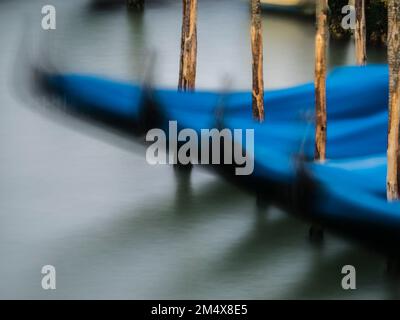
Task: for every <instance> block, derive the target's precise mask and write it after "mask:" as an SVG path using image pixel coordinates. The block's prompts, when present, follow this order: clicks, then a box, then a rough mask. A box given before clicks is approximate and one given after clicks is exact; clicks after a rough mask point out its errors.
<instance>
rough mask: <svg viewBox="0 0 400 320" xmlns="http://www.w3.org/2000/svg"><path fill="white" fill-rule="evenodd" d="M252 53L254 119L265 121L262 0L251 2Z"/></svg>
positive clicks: (252, 0)
mask: <svg viewBox="0 0 400 320" xmlns="http://www.w3.org/2000/svg"><path fill="white" fill-rule="evenodd" d="M251 51H252V56H253V68H252V70H253V93H252V104H253V118H254V119H255V120H256V121H258V122H263V121H264V76H263V39H262V22H261V4H260V0H251Z"/></svg>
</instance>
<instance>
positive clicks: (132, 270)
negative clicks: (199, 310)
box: [0, 0, 398, 299]
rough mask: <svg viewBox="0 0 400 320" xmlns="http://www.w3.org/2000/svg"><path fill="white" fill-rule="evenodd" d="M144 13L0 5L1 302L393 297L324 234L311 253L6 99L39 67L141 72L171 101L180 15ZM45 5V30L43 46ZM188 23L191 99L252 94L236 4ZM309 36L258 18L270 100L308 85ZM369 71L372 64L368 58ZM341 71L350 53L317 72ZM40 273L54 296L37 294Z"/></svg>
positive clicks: (64, 122)
mask: <svg viewBox="0 0 400 320" xmlns="http://www.w3.org/2000/svg"><path fill="white" fill-rule="evenodd" d="M148 2H149V3H148V5H147V8H146V10H145V12H144V13H143V14H127V12H126V10H124V9H123V8H118V7H116V8H114V9H113V10H104V11H97V10H94V9H93V7H92V6H91V5H90V2H89V1H84V0H69V1H55V0H52V1H47V0H46V1H39V0H29V1H28V0H26V1H22V0H20V1H0V48H1V49H0V70H1V72H0V147H1V151H0V298H39V299H42V298H43V299H45V298H53V299H57V298H156V299H157V298H228V299H229V298H257V299H259V298H260V299H264V298H302V299H304V298H378V299H384V298H397V297H398V291H397V288H396V286H395V285H394V284H393V281H391V280H390V279H388V278H387V276H386V275H385V272H384V270H385V259H384V257H381V256H378V255H376V254H374V253H371V252H369V251H367V250H365V249H364V248H362V247H359V246H357V245H355V244H351V243H348V242H345V241H343V240H341V239H339V238H336V237H334V236H332V235H330V234H329V233H328V234H326V237H325V241H324V243H323V244H321V245H313V244H311V243H310V241H309V240H308V236H307V235H308V227H309V226H308V225H307V224H305V223H303V222H302V221H298V220H297V219H296V218H295V217H292V216H290V215H288V214H286V213H284V212H281V211H279V210H278V209H276V208H274V207H270V208H268V209H266V210H264V211H261V212H260V211H259V210H257V208H256V205H255V199H254V198H253V197H252V196H251V195H248V194H246V193H243V192H242V191H241V190H238V189H237V188H236V187H234V186H232V185H230V184H228V183H226V182H224V181H222V180H221V179H220V178H219V177H216V176H214V175H213V174H212V173H209V172H207V171H203V170H201V169H199V168H195V169H194V171H193V174H192V176H191V178H190V179H185V178H184V177H181V176H177V175H176V174H175V173H174V171H173V170H172V168H170V167H168V166H165V167H164V166H161V167H151V166H149V165H148V164H147V163H146V161H145V157H144V149H143V148H141V147H139V146H137V145H136V144H135V143H134V142H132V141H130V140H129V139H126V138H124V137H121V136H119V135H117V134H115V133H113V132H112V131H109V130H104V128H101V127H97V126H93V125H90V124H87V123H84V122H83V121H80V120H74V119H70V118H68V117H60V116H56V115H51V114H49V113H48V112H46V110H45V107H44V106H43V103H41V102H40V101H38V100H37V99H33V98H32V97H29V95H28V94H27V93H26V92H27V90H26V86H25V85H24V83H23V82H18V85H16V81H18V79H19V78H18V77H19V76H20V75H21V73H22V74H23V72H24V71H26V70H24V69H25V68H26V66H25V64H24V62H26V61H30V62H32V63H37V62H40V61H42V60H43V59H44V58H43V57H44V56H45V57H46V59H45V60H46V62H48V60H50V61H51V63H52V64H53V65H54V66H56V67H57V68H59V69H61V70H65V71H76V72H89V73H96V74H102V75H107V76H110V77H114V78H120V79H128V80H135V81H141V80H143V78H144V75H145V74H151V73H152V74H153V78H154V80H153V82H154V83H155V84H156V85H162V86H167V87H173V88H174V87H176V84H177V76H178V63H179V50H180V23H181V7H180V4H181V1H178V0H176V1H172V0H168V1H167V0H157V1H148ZM48 3H53V4H55V6H56V9H57V30H55V31H50V32H48V31H47V32H45V31H42V30H41V27H40V20H41V14H40V11H41V7H42V5H44V4H48ZM198 20H199V21H198V77H197V87H198V88H209V89H215V90H218V89H225V88H231V89H249V86H250V83H251V65H250V61H251V60H250V58H251V53H250V43H249V41H250V40H249V10H248V5H247V3H246V2H245V1H240V0H237V1H233V0H223V1H221V0H219V1H212V0H202V1H199V17H198ZM313 33H314V25H313V22H312V21H310V20H306V19H300V18H296V17H288V16H280V15H272V14H271V15H264V42H265V44H264V50H265V53H264V54H265V70H264V72H265V77H266V79H265V82H266V83H265V84H266V87H267V88H278V87H284V86H290V85H295V84H298V83H301V82H305V81H311V80H312V77H313V55H314V52H313V51H314V38H313ZM39 53H40V54H39ZM369 58H370V61H374V62H382V61H385V55H384V53H383V52H381V51H379V50H376V49H375V50H370V52H369ZM350 63H353V46H352V44H351V43H331V48H330V66H331V67H332V66H334V65H343V64H350ZM150 64H153V65H154V68H153V69H152V71H150V70H151V68H148V67H146V66H148V65H150ZM24 92H25V93H24ZM42 102H43V101H42ZM267 112H268V111H267ZM46 264H51V265H54V266H55V267H56V269H57V290H56V291H51V292H49V291H44V290H42V289H41V286H40V281H41V274H40V270H41V267H42V266H43V265H46ZM345 264H352V265H354V266H355V267H356V269H357V290H355V291H352V292H348V291H343V290H342V289H341V286H340V281H341V273H340V271H341V268H342V266H343V265H345Z"/></svg>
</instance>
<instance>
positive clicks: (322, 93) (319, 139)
mask: <svg viewBox="0 0 400 320" xmlns="http://www.w3.org/2000/svg"><path fill="white" fill-rule="evenodd" d="M316 6H317V10H316V18H317V32H316V36H315V114H316V124H315V155H314V156H315V160H318V161H324V160H325V158H326V129H327V120H326V64H327V58H326V51H327V41H328V0H318V1H317V2H316Z"/></svg>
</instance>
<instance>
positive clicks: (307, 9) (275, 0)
mask: <svg viewBox="0 0 400 320" xmlns="http://www.w3.org/2000/svg"><path fill="white" fill-rule="evenodd" d="M261 7H262V9H265V10H269V11H276V12H288V13H301V14H305V15H312V14H314V13H315V0H261Z"/></svg>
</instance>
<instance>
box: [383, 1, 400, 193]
mask: <svg viewBox="0 0 400 320" xmlns="http://www.w3.org/2000/svg"><path fill="white" fill-rule="evenodd" d="M399 37H400V2H399V1H398V0H389V1H388V60H389V128H388V129H389V130H388V148H387V177H386V185H387V199H388V200H389V201H394V200H398V199H399V181H398V180H399V117H400V99H399V97H400V81H399V80H400V79H399V74H400V39H399Z"/></svg>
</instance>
